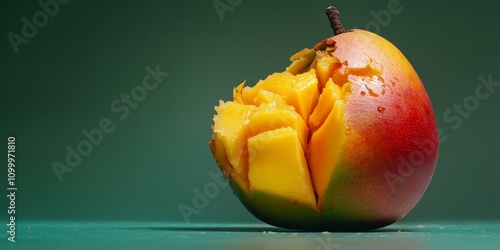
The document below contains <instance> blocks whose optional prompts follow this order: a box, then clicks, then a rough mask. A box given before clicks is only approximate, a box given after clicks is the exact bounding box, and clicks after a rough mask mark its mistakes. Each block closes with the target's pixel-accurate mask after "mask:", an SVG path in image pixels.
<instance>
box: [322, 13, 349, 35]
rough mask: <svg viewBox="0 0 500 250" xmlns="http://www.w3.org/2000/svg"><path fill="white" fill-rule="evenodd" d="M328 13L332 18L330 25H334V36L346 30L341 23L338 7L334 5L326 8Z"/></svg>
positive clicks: (329, 17) (330, 18)
mask: <svg viewBox="0 0 500 250" xmlns="http://www.w3.org/2000/svg"><path fill="white" fill-rule="evenodd" d="M326 15H327V16H328V19H329V20H330V25H331V26H332V29H333V34H334V36H336V35H338V34H342V33H344V32H345V29H344V27H342V24H341V23H340V19H339V16H340V12H339V11H338V10H337V8H335V7H333V6H330V7H328V8H326Z"/></svg>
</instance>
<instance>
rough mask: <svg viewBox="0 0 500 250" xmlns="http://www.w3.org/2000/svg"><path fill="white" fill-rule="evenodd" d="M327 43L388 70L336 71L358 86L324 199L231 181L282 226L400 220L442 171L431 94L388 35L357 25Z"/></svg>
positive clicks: (249, 204)
mask: <svg viewBox="0 0 500 250" xmlns="http://www.w3.org/2000/svg"><path fill="white" fill-rule="evenodd" d="M325 46H335V47H336V49H335V51H334V52H333V54H334V56H335V57H337V58H338V59H339V61H340V62H342V63H343V64H344V65H346V66H348V68H351V69H366V68H367V66H369V68H373V69H378V70H379V71H380V72H379V73H380V74H379V75H378V76H376V77H371V78H367V77H364V76H362V75H363V74H365V73H366V72H365V73H363V74H358V73H359V72H358V73H356V72H355V71H356V70H353V71H352V72H353V73H352V74H346V75H344V76H339V77H337V78H336V79H334V81H335V80H337V81H336V83H337V84H338V82H339V81H341V80H342V78H345V79H343V80H348V81H349V82H351V93H350V95H349V96H348V98H347V101H346V106H345V110H344V123H345V126H346V127H345V130H346V133H345V136H344V137H343V138H342V140H341V142H340V143H341V146H340V151H341V152H340V157H339V159H338V161H337V162H336V163H335V166H334V170H333V172H332V175H331V178H330V181H329V185H328V187H327V190H326V192H325V196H324V199H323V204H322V207H321V208H320V209H319V210H318V209H315V208H310V207H307V206H304V205H302V204H298V203H296V202H293V201H290V200H286V199H283V198H280V197H276V196H273V195H270V194H265V193H249V192H248V191H245V190H243V188H242V187H239V186H238V185H237V184H236V182H234V181H232V180H231V179H229V182H230V184H231V187H232V188H233V191H234V193H235V195H236V196H237V197H238V198H239V199H240V200H241V201H242V203H243V204H244V206H245V207H246V208H247V209H248V210H249V211H250V212H251V213H252V214H254V215H255V216H256V217H257V218H259V219H260V220H262V221H264V222H266V223H269V224H271V225H275V226H278V227H283V228H290V229H299V230H312V231H323V230H328V231H359V230H371V229H376V228H380V227H383V226H386V225H389V224H392V223H394V222H395V221H397V220H399V219H401V218H402V217H404V216H405V215H406V214H407V213H408V212H410V210H411V209H412V208H413V207H414V206H415V205H416V204H417V202H418V201H419V200H420V198H421V197H422V196H423V194H424V192H425V190H426V189H427V186H428V185H429V183H430V180H431V178H432V175H433V173H434V169H435V166H436V163H437V157H438V147H439V142H438V131H437V125H436V120H435V116H434V111H433V109H432V105H431V102H430V100H429V97H428V95H427V92H426V91H425V89H424V87H423V85H422V82H421V80H420V78H419V77H418V75H417V73H416V72H415V70H414V69H413V67H412V66H411V64H410V63H409V62H408V60H407V59H406V57H405V56H404V55H403V54H402V53H401V52H400V51H399V50H398V49H397V48H396V47H395V46H394V45H392V44H391V43H390V42H388V41H387V40H385V39H384V38H382V37H380V36H378V35H376V34H374V33H371V32H368V31H363V30H352V31H348V32H346V33H343V34H340V35H336V36H333V37H330V38H327V39H325V40H324V41H322V42H320V43H318V44H317V45H316V46H315V50H320V49H322V48H324V47H325ZM361 71H363V70H361ZM334 140H335V138H332V141H334ZM335 143H338V142H335ZM210 145H211V148H212V151H213V152H214V155H216V154H218V155H219V157H215V158H216V160H217V162H218V164H219V166H220V167H221V169H223V170H224V169H228V168H230V166H226V164H227V162H226V161H225V159H224V158H225V156H223V154H222V156H221V153H220V152H221V149H217V147H216V146H215V145H216V143H215V142H214V141H213V140H212V142H211V144H210ZM226 176H228V175H226Z"/></svg>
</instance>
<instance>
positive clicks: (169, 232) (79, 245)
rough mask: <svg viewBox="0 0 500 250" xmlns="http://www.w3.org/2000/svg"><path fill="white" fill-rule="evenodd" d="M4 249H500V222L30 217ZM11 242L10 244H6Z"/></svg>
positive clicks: (5, 243) (4, 243)
mask: <svg viewBox="0 0 500 250" xmlns="http://www.w3.org/2000/svg"><path fill="white" fill-rule="evenodd" d="M17 230H18V238H17V240H18V241H17V242H16V243H10V242H8V243H7V242H6V241H5V240H4V239H2V240H1V241H2V248H1V249H37V250H38V249H205V250H209V249H228V250H229V249H231V250H232V249H241V250H247V249H248V250H254V249H258V250H271V249H273V250H274V249H288V250H299V249H301V250H302V249H310V250H330V249H373V250H376V249H405V250H417V249H439V250H447V249H453V250H457V249H467V250H470V249H498V246H499V245H500V222H494V223H492V222H478V221H476V222H473V221H470V222H429V223H396V224H394V225H391V226H389V227H386V228H383V229H380V230H375V231H370V232H352V233H327V232H323V233H310V232H295V231H289V230H283V229H279V228H275V227H270V226H267V225H265V224H220V223H219V224H215V223H205V224H184V223H158V222H77V221H62V222H53V221H25V222H21V223H19V226H18V229H17ZM4 247H5V248H4Z"/></svg>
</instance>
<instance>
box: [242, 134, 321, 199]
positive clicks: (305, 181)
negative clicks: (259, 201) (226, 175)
mask: <svg viewBox="0 0 500 250" xmlns="http://www.w3.org/2000/svg"><path fill="white" fill-rule="evenodd" d="M248 152H249V158H248V159H249V171H248V179H249V181H250V190H251V191H262V192H265V193H269V194H275V195H279V196H282V197H285V198H288V199H291V200H293V201H297V202H300V203H304V204H307V205H309V206H311V207H316V199H315V198H314V191H313V188H312V185H311V177H310V175H309V169H308V166H307V161H306V158H305V156H304V151H303V149H302V146H301V142H300V139H299V135H298V134H297V131H295V130H293V129H292V128H289V127H287V128H281V129H276V130H270V131H267V132H264V133H261V134H258V135H256V136H253V137H251V138H249V139H248ZM284 152H286V153H284Z"/></svg>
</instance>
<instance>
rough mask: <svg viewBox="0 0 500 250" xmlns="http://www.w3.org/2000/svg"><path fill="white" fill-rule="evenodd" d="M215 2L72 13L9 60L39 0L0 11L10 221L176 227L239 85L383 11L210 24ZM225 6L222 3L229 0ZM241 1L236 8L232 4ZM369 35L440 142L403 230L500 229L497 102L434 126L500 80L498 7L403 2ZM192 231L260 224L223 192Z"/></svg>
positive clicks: (299, 10)
mask: <svg viewBox="0 0 500 250" xmlns="http://www.w3.org/2000/svg"><path fill="white" fill-rule="evenodd" d="M212 2H213V1H144V2H140V1H104V2H101V1H76V0H73V1H70V2H69V3H67V4H65V5H60V6H59V11H58V13H57V14H56V15H55V16H54V17H51V18H49V19H48V22H47V24H46V25H45V26H43V27H40V28H38V33H37V34H36V35H35V36H34V37H33V38H31V39H29V42H28V43H27V44H21V45H19V52H18V53H15V51H14V49H13V47H12V45H11V43H10V42H9V39H8V37H7V34H9V32H13V33H16V34H18V35H20V34H21V32H22V31H21V29H22V26H23V21H22V17H27V18H28V19H30V20H32V17H33V15H34V14H35V13H37V12H39V11H41V7H40V6H39V5H38V4H37V3H36V1H2V2H1V3H0V12H1V15H0V18H1V19H0V35H2V37H3V38H2V43H1V44H0V53H1V54H0V55H1V57H0V58H1V59H0V63H1V65H0V81H1V90H0V112H1V124H0V132H1V136H0V138H1V140H2V141H3V142H0V143H2V144H4V145H5V147H1V148H4V150H5V151H7V149H6V144H7V137H8V136H15V137H16V149H17V150H16V157H17V158H16V159H17V162H16V163H17V167H16V168H17V173H16V174H17V176H16V177H17V187H18V191H17V200H16V202H17V203H16V205H17V214H16V216H17V218H18V220H25V219H47V220H63V219H71V220H154V221H179V222H184V218H183V217H182V215H181V213H180V211H179V208H178V206H179V204H182V203H184V204H186V205H190V206H192V200H193V197H194V195H195V194H194V191H193V189H199V190H202V189H203V187H204V186H205V185H207V183H211V182H213V180H212V178H211V177H210V176H209V173H210V172H212V171H213V172H214V173H217V171H218V168H217V166H216V164H215V163H214V161H213V159H212V156H211V153H210V150H209V148H208V146H207V142H208V140H209V139H210V136H211V135H210V125H211V124H212V116H213V114H214V110H213V106H214V105H216V104H217V103H218V100H219V99H223V100H227V99H229V98H230V97H231V92H232V88H233V87H234V86H236V85H237V84H239V83H240V82H241V81H243V80H247V83H249V84H253V83H255V82H256V81H257V80H258V79H262V78H265V77H266V76H267V75H268V74H270V73H272V72H276V71H282V70H283V69H284V68H285V67H286V66H287V65H288V64H289V61H288V58H289V57H290V56H291V55H292V54H294V53H295V52H296V51H298V50H301V49H302V48H305V47H312V46H313V45H314V44H315V43H316V42H318V41H320V40H322V39H324V38H326V37H327V36H330V35H331V29H330V27H329V23H328V21H327V19H326V16H325V15H324V9H325V7H326V6H328V5H331V4H334V5H336V6H337V7H338V8H339V9H340V11H341V13H342V15H341V20H342V22H343V24H344V26H345V27H346V28H353V27H359V28H364V27H366V24H367V23H369V22H370V21H376V19H375V17H374V16H373V15H372V14H371V12H372V11H375V12H378V11H380V10H385V9H387V3H388V2H389V1H369V2H368V1H354V0H349V1H347V0H338V1H286V2H285V1H242V2H241V3H240V4H237V5H236V6H234V7H232V11H228V12H225V13H223V19H222V20H221V18H220V17H219V15H218V14H217V12H216V10H215V8H214V6H213V5H212ZM221 2H224V3H227V2H226V1H225V0H221ZM233 2H238V1H233ZM400 4H401V6H402V8H403V9H402V11H401V13H399V14H395V15H392V17H391V21H390V22H389V23H388V24H387V25H385V27H384V26H383V25H381V26H380V34H381V35H382V36H384V37H385V38H387V39H388V40H390V41H391V42H392V43H394V44H395V45H396V46H397V47H398V48H399V49H400V50H401V51H402V52H403V53H404V54H405V55H406V56H407V58H408V59H409V60H410V61H411V62H412V64H413V66H414V68H415V69H416V70H417V72H418V73H419V75H420V77H421V79H422V81H423V83H424V85H425V87H426V89H427V91H428V93H429V96H430V98H431V101H432V103H433V106H434V110H435V114H436V117H437V121H438V125H439V127H440V128H441V129H442V130H443V131H445V133H446V136H447V139H446V141H444V142H443V143H442V144H441V145H440V146H441V147H440V154H439V161H438V165H437V168H436V172H435V174H434V177H433V180H432V182H431V184H430V186H429V188H428V191H427V192H426V194H425V196H424V197H423V198H422V200H421V201H420V203H419V204H418V205H417V206H416V207H415V208H414V210H413V211H412V212H411V213H410V214H408V216H407V217H406V218H405V219H404V220H407V221H411V220H435V219H499V218H500V214H499V213H498V211H500V195H499V193H498V192H499V190H500V189H499V186H498V180H499V176H500V158H499V157H498V153H499V149H500V148H499V142H500V132H499V130H498V129H499V128H500V119H499V112H498V107H499V106H500V93H499V92H500V90H499V89H497V90H498V91H496V92H493V93H491V95H490V96H489V98H487V99H486V100H484V101H480V104H479V107H478V108H477V109H474V110H473V111H472V112H470V116H469V117H468V118H464V119H463V120H462V124H461V125H460V126H458V128H456V129H453V128H452V126H453V125H455V122H449V121H447V120H445V119H444V118H443V114H444V113H445V112H446V110H448V109H453V106H454V104H455V103H456V104H461V103H463V102H464V100H466V98H467V97H468V96H471V95H474V93H475V88H476V86H478V84H479V81H478V80H477V78H478V77H479V76H484V77H485V78H486V79H487V78H488V75H490V74H491V75H492V78H493V80H494V81H497V82H498V81H500V71H499V69H500V62H499V60H498V56H499V55H500V47H499V46H498V44H499V41H500V39H499V38H500V35H499V33H498V27H499V24H500V21H499V20H500V19H498V16H497V15H498V3H497V2H495V1H481V2H477V1H476V2H471V1H453V2H446V3H445V2H444V1H435V2H429V1H418V0H413V1H410V0H401V1H400ZM157 64H158V65H160V69H161V70H162V71H166V72H169V73H170V75H169V76H168V77H166V78H165V80H164V81H163V82H162V83H160V84H159V85H158V87H157V88H156V89H154V90H151V91H149V92H148V93H147V96H146V97H145V98H144V101H142V102H140V103H139V104H138V106H137V107H136V108H135V109H131V110H130V114H129V115H128V116H127V117H126V118H125V119H123V120H120V119H119V116H120V114H117V113H115V112H113V111H112V110H111V108H110V105H111V103H112V102H113V101H114V100H115V99H119V98H120V96H121V95H122V94H127V93H128V94H130V91H131V90H132V89H133V88H134V87H136V86H138V85H140V84H141V82H142V79H143V77H144V76H145V75H146V74H147V71H146V70H145V67H146V66H148V65H149V66H151V67H152V68H155V66H156V65H157ZM103 118H109V119H110V120H111V121H112V123H113V125H115V130H114V131H113V132H111V133H109V134H105V135H104V137H103V141H102V143H101V144H100V145H98V146H95V147H93V150H92V153H90V154H89V155H88V156H85V157H83V159H82V162H81V164H79V165H78V166H77V167H76V168H74V170H73V172H72V173H66V174H64V175H63V181H62V182H59V181H58V179H57V177H56V175H55V173H54V171H53V169H52V167H51V163H53V162H54V161H58V162H60V163H64V161H65V157H66V154H67V151H66V149H65V147H66V146H68V145H69V146H70V147H72V148H75V147H76V145H77V144H78V143H79V142H80V141H82V140H84V139H85V137H84V136H83V134H82V132H81V131H82V130H83V129H86V130H91V129H94V128H97V127H98V126H99V122H100V121H101V119H103ZM0 162H1V164H3V165H4V167H1V168H2V169H4V170H2V171H0V173H1V175H0V183H3V184H2V185H0V187H1V189H0V195H1V196H0V197H2V198H1V199H0V218H1V219H2V221H3V220H6V219H7V212H6V210H7V206H8V205H7V199H6V187H7V172H6V168H7V166H6V165H7V163H6V153H0ZM190 220H191V222H204V221H219V222H256V219H255V218H254V217H253V216H252V215H250V214H249V213H248V212H247V211H246V210H245V208H244V207H243V206H242V205H241V204H240V202H239V201H238V200H237V198H236V197H235V196H234V195H233V194H232V193H231V190H230V189H229V188H222V189H221V190H220V193H219V194H218V195H217V196H216V197H214V198H212V199H210V200H209V204H208V206H207V207H206V208H204V209H201V210H200V212H199V214H197V215H193V216H191V217H190Z"/></svg>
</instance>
